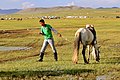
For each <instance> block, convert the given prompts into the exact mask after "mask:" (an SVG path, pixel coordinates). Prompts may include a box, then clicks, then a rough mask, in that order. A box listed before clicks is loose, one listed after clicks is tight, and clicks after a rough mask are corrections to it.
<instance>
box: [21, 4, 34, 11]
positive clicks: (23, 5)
mask: <svg viewBox="0 0 120 80" xmlns="http://www.w3.org/2000/svg"><path fill="white" fill-rule="evenodd" d="M32 7H34V4H32V3H30V2H24V3H22V8H23V9H26V8H32Z"/></svg>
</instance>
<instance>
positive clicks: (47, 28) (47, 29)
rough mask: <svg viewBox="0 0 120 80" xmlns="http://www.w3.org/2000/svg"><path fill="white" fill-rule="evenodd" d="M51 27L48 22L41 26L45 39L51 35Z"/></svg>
mask: <svg viewBox="0 0 120 80" xmlns="http://www.w3.org/2000/svg"><path fill="white" fill-rule="evenodd" d="M51 28H52V27H51V26H50V25H49V24H46V25H45V26H42V27H41V32H42V33H43V35H44V38H45V39H50V38H52V37H53V36H52V32H51Z"/></svg>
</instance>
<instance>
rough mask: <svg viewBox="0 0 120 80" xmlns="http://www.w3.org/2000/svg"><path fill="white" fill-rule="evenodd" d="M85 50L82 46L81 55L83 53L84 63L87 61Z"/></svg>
mask: <svg viewBox="0 0 120 80" xmlns="http://www.w3.org/2000/svg"><path fill="white" fill-rule="evenodd" d="M85 50H86V46H83V50H82V55H83V58H84V62H85V63H86V64H88V61H87V59H86V56H85Z"/></svg>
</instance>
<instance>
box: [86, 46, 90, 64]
mask: <svg viewBox="0 0 120 80" xmlns="http://www.w3.org/2000/svg"><path fill="white" fill-rule="evenodd" d="M87 47H88V63H89V60H90V48H91V46H90V45H88V46H87Z"/></svg>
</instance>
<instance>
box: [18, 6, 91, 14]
mask: <svg viewBox="0 0 120 80" xmlns="http://www.w3.org/2000/svg"><path fill="white" fill-rule="evenodd" d="M87 8H89V7H87ZM78 9H85V7H78V6H58V7H52V8H28V9H24V10H21V11H19V12H18V14H19V13H20V14H21V13H47V12H54V11H64V10H78Z"/></svg>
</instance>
